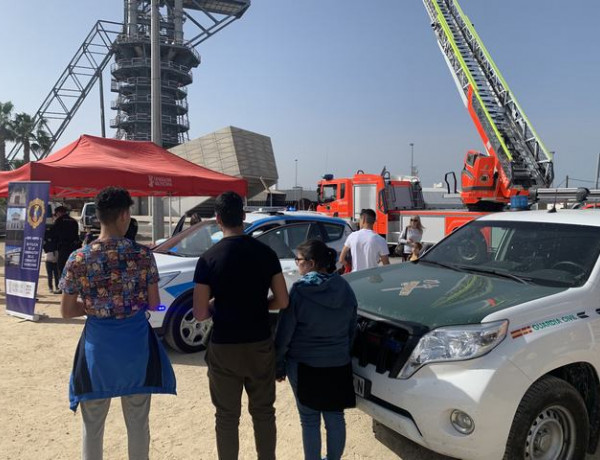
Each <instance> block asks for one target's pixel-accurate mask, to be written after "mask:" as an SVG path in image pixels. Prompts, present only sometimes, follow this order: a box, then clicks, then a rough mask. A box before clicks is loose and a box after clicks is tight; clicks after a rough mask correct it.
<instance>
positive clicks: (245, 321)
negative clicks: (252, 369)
mask: <svg viewBox="0 0 600 460" xmlns="http://www.w3.org/2000/svg"><path fill="white" fill-rule="evenodd" d="M277 273H281V264H280V263H279V259H278V258H277V255H276V254H275V252H274V251H273V250H272V249H271V248H269V247H268V246H266V245H265V244H263V243H261V242H260V241H257V240H255V239H254V238H252V237H251V236H248V235H240V236H230V237H227V238H223V239H222V240H221V241H219V242H218V243H217V244H215V245H214V246H213V247H212V248H210V249H209V250H208V251H206V252H205V253H204V254H203V255H202V257H200V259H199V260H198V263H197V265H196V272H195V273H194V283H198V284H206V285H208V286H210V291H211V294H212V296H213V297H214V298H215V307H214V311H213V315H212V317H213V322H214V326H213V333H212V339H211V340H212V341H213V342H214V343H250V342H259V341H261V340H266V339H268V338H269V337H270V335H271V329H270V325H269V309H268V304H267V297H268V294H269V287H270V286H271V280H272V278H273V276H274V275H276V274H277Z"/></svg>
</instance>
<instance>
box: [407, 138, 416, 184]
mask: <svg viewBox="0 0 600 460" xmlns="http://www.w3.org/2000/svg"><path fill="white" fill-rule="evenodd" d="M408 145H410V175H411V176H414V175H415V144H413V143H412V142H411V143H410V144H408Z"/></svg>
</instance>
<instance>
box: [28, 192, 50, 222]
mask: <svg viewBox="0 0 600 460" xmlns="http://www.w3.org/2000/svg"><path fill="white" fill-rule="evenodd" d="M45 216H46V210H45V209H44V200H40V199H39V198H36V199H35V200H31V201H30V202H29V206H28V207H27V222H28V223H29V225H31V227H32V228H34V229H35V228H38V226H39V225H40V224H41V223H42V222H44V218H45Z"/></svg>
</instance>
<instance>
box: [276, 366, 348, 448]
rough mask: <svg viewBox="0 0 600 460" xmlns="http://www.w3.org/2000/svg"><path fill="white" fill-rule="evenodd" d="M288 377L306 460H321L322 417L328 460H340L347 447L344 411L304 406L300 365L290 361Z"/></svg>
mask: <svg viewBox="0 0 600 460" xmlns="http://www.w3.org/2000/svg"><path fill="white" fill-rule="evenodd" d="M286 372H287V377H288V379H289V380H290V385H291V386H292V390H293V391H294V396H295V397H296V404H297V406H298V412H299V413H300V424H301V425H302V444H303V445H304V459H305V460H321V415H322V416H323V420H324V421H325V431H326V432H327V457H326V458H327V460H340V459H341V458H342V454H343V453H344V447H345V445H346V422H345V421H344V411H335V412H322V411H318V410H314V409H311V408H309V407H306V406H303V405H302V404H300V401H298V392H297V388H298V363H297V362H295V361H290V360H288V361H287V363H286Z"/></svg>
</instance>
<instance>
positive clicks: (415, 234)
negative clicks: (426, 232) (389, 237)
mask: <svg viewBox="0 0 600 460" xmlns="http://www.w3.org/2000/svg"><path fill="white" fill-rule="evenodd" d="M402 234H404V232H402ZM421 238H423V231H421V230H419V229H418V228H412V227H406V238H402V235H401V237H400V239H399V240H398V242H399V243H405V244H404V254H410V253H411V252H412V249H413V248H412V244H410V243H407V241H408V240H411V241H412V242H413V243H420V242H421Z"/></svg>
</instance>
